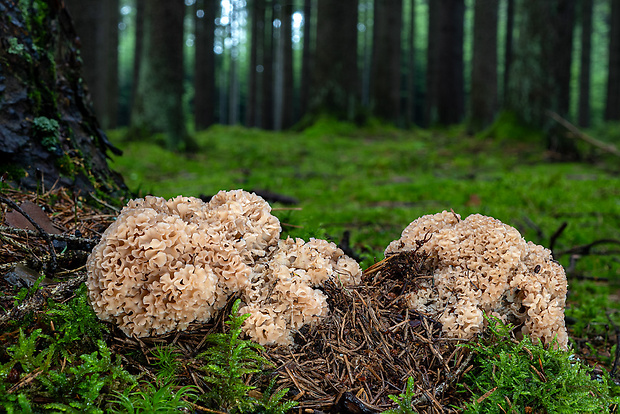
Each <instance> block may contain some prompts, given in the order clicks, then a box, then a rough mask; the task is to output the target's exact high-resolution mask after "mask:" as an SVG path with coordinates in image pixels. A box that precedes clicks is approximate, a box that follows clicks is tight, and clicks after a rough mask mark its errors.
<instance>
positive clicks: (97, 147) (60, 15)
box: [0, 2, 127, 196]
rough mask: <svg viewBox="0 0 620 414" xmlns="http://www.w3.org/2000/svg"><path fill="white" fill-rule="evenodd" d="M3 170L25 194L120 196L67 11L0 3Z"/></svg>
mask: <svg viewBox="0 0 620 414" xmlns="http://www.w3.org/2000/svg"><path fill="white" fill-rule="evenodd" d="M0 39H2V42H1V45H0V62H1V65H2V66H1V70H2V76H1V77H0V90H2V91H3V92H2V94H0V108H1V109H2V110H1V111H0V165H2V167H1V168H2V170H1V171H2V174H4V173H5V172H7V173H8V181H9V182H12V183H14V184H15V185H16V186H19V187H22V188H25V189H30V190H34V189H39V190H40V189H41V187H44V188H45V189H49V188H51V187H52V186H54V185H55V186H56V187H58V186H64V187H69V188H71V189H73V190H75V191H81V192H82V193H97V195H98V196H101V195H106V194H107V195H117V196H120V195H123V194H126V193H127V190H126V187H125V185H124V183H123V180H122V178H121V177H120V175H118V174H116V173H114V172H113V171H111V170H110V169H109V167H108V165H107V162H106V151H107V150H109V149H112V150H113V152H114V153H116V154H120V151H119V150H117V149H115V148H114V147H113V146H112V145H111V144H110V143H109V142H108V140H107V138H106V136H105V134H104V132H103V131H102V130H101V128H100V127H99V124H98V122H97V119H96V118H95V115H94V112H93V109H92V104H91V103H90V102H89V100H88V98H87V94H86V91H85V85H84V81H83V80H82V74H81V72H80V70H81V68H80V62H79V58H78V49H79V46H78V43H79V41H78V39H77V35H76V32H75V29H74V27H73V23H72V21H71V16H70V15H69V13H68V11H67V9H65V8H63V6H62V3H60V2H50V3H49V5H48V7H47V8H46V9H37V10H35V9H34V8H32V7H31V3H28V2H2V3H0Z"/></svg>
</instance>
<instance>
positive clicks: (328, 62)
mask: <svg viewBox="0 0 620 414" xmlns="http://www.w3.org/2000/svg"><path fill="white" fill-rule="evenodd" d="M317 3H318V6H317V34H316V50H317V53H316V54H315V69H314V79H313V83H312V90H313V91H314V93H313V95H314V100H313V102H312V111H313V113H314V114H319V113H326V114H329V115H331V116H335V117H337V118H339V119H347V120H353V119H354V118H355V116H356V113H357V111H358V104H359V102H358V101H359V93H358V92H359V89H358V84H357V80H358V79H357V78H358V73H357V13H358V9H357V0H339V1H333V0H318V1H317Z"/></svg>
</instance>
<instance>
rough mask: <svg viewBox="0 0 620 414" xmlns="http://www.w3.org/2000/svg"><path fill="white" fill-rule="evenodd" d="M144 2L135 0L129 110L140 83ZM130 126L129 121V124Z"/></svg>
mask: <svg viewBox="0 0 620 414" xmlns="http://www.w3.org/2000/svg"><path fill="white" fill-rule="evenodd" d="M145 2H146V0H136V31H135V47H134V50H133V72H132V76H131V102H130V108H133V103H134V101H135V100H136V96H137V95H138V83H139V82H140V68H141V67H142V44H143V39H144V3H145ZM130 116H131V114H130ZM129 123H130V124H131V120H130V122H129Z"/></svg>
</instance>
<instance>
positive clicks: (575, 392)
mask: <svg viewBox="0 0 620 414" xmlns="http://www.w3.org/2000/svg"><path fill="white" fill-rule="evenodd" d="M488 322H489V326H488V329H487V331H486V334H485V336H484V337H483V338H481V340H480V341H478V342H477V343H473V344H467V345H464V346H467V347H468V348H470V349H471V350H472V352H474V353H475V357H474V366H475V368H474V369H473V370H471V371H470V372H468V373H467V375H466V376H465V379H464V385H463V387H465V386H467V389H468V390H470V391H471V392H472V393H473V395H472V396H471V398H470V401H469V402H468V403H467V404H466V405H465V413H498V414H499V413H506V412H520V413H523V412H527V411H528V410H529V411H530V412H536V413H543V412H544V413H548V414H551V413H598V412H604V413H608V412H610V405H612V404H617V403H618V402H620V398H618V397H617V396H612V391H611V387H612V382H611V379H610V378H609V376H608V375H607V374H605V375H603V376H602V377H601V378H600V379H593V378H592V376H591V372H592V370H591V369H590V368H588V367H587V366H585V365H584V364H582V363H580V362H579V360H577V359H576V358H575V356H574V355H573V354H572V353H570V352H566V351H563V350H560V349H556V348H555V347H554V344H552V345H551V346H549V347H545V346H543V345H542V344H541V343H536V344H534V343H533V342H532V341H531V340H530V338H528V337H526V338H524V339H523V340H521V341H516V340H514V339H513V338H511V336H510V332H511V330H512V326H510V325H506V324H504V323H502V322H501V321H500V320H498V319H495V318H490V319H488Z"/></svg>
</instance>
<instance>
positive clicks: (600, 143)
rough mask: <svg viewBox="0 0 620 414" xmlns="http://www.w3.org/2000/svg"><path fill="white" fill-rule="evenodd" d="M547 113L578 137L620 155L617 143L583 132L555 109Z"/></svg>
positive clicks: (610, 152)
mask: <svg viewBox="0 0 620 414" xmlns="http://www.w3.org/2000/svg"><path fill="white" fill-rule="evenodd" d="M547 115H549V117H551V119H553V120H554V121H556V122H557V123H559V124H560V125H562V126H563V127H565V128H566V129H568V130H569V131H570V132H572V133H573V134H575V136H576V137H577V138H580V139H581V140H582V141H585V142H587V143H588V144H590V145H592V146H594V147H596V148H598V149H601V150H603V151H605V152H607V153H609V154H613V155H615V156H617V157H620V150H618V148H616V146H615V145H612V144H608V143H606V142H603V141H599V140H598V139H596V138H592V137H591V136H589V135H587V134H585V133H583V132H581V130H580V129H579V128H577V127H576V126H575V125H573V124H571V123H570V122H568V121H567V120H566V119H564V118H562V117H561V116H560V115H558V114H557V113H556V112H553V111H547Z"/></svg>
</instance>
